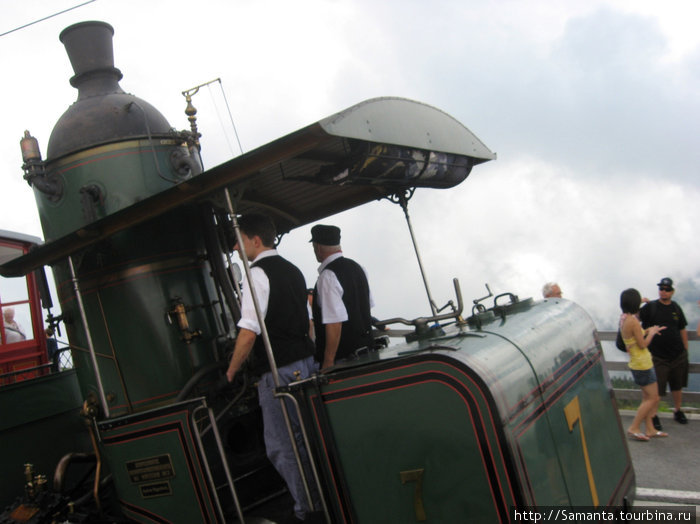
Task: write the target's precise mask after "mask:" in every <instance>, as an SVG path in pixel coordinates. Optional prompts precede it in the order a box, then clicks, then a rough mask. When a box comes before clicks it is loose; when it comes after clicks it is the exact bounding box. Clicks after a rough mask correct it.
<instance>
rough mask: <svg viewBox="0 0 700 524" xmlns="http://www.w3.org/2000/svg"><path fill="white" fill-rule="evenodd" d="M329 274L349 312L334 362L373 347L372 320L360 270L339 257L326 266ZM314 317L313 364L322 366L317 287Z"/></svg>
mask: <svg viewBox="0 0 700 524" xmlns="http://www.w3.org/2000/svg"><path fill="white" fill-rule="evenodd" d="M326 269H327V270H329V271H332V272H333V273H335V276H336V277H337V278H338V282H340V286H341V287H342V288H343V304H344V305H345V309H346V310H347V312H348V319H347V320H346V321H345V322H343V324H342V328H341V332H340V343H339V344H338V351H337V352H336V354H335V359H336V360H338V359H341V358H345V357H347V356H348V355H350V354H352V353H353V352H354V351H355V350H357V349H359V348H363V347H369V348H371V347H372V346H373V344H374V339H373V337H372V317H371V316H370V305H369V283H368V282H367V276H366V275H365V272H364V271H363V269H362V267H360V265H359V264H358V263H357V262H355V261H354V260H350V259H349V258H345V257H340V258H337V259H335V260H334V261H333V262H331V263H330V264H328V265H327V266H326V267H325V268H324V271H325V270H326ZM313 298H314V299H313V305H312V308H311V309H312V311H313V317H314V327H315V329H316V360H318V361H319V362H323V353H324V352H325V349H326V329H325V326H324V325H323V320H322V319H323V316H322V314H321V307H320V306H319V304H318V284H317V285H316V287H314V297H313Z"/></svg>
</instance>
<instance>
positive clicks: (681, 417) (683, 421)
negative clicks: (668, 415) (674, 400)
mask: <svg viewBox="0 0 700 524" xmlns="http://www.w3.org/2000/svg"><path fill="white" fill-rule="evenodd" d="M673 418H674V419H676V422H679V423H681V424H687V423H688V419H687V418H685V413H683V412H682V411H681V410H680V409H679V410H678V411H676V412H675V413H674V414H673Z"/></svg>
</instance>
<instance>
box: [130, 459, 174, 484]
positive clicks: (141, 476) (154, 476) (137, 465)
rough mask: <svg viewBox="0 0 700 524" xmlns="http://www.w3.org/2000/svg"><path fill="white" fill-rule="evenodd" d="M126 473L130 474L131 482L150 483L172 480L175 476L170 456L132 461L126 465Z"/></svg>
mask: <svg viewBox="0 0 700 524" xmlns="http://www.w3.org/2000/svg"><path fill="white" fill-rule="evenodd" d="M126 471H127V472H128V473H129V478H131V482H133V483H134V484H137V483H139V482H149V481H154V480H160V479H167V478H172V477H174V476H175V469H174V468H173V462H172V460H171V459H170V454H169V453H166V454H165V455H158V456H155V457H148V458H143V459H138V460H130V461H128V462H127V463H126Z"/></svg>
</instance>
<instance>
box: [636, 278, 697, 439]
mask: <svg viewBox="0 0 700 524" xmlns="http://www.w3.org/2000/svg"><path fill="white" fill-rule="evenodd" d="M657 286H659V299H658V300H654V301H651V302H648V303H647V304H645V305H644V307H643V308H642V309H640V310H639V319H640V320H641V321H642V327H644V328H648V327H649V326H652V325H654V324H658V325H659V326H665V327H666V329H665V330H664V331H662V332H661V333H659V335H657V336H655V337H654V339H653V340H652V341H651V343H650V344H649V351H650V352H651V357H652V359H653V361H654V370H655V371H656V379H657V382H658V384H659V396H664V395H665V394H666V383H668V385H669V387H670V388H671V396H672V397H673V404H674V408H675V412H674V414H673V418H674V419H675V420H676V422H679V423H681V424H687V423H688V419H687V418H686V416H685V413H683V412H682V411H681V399H682V397H683V388H684V387H687V386H688V370H689V366H688V332H687V331H686V330H685V327H686V326H687V325H688V322H687V321H686V320H685V315H684V314H683V310H682V309H681V307H680V306H679V305H678V304H676V303H675V302H674V301H673V300H671V298H672V297H673V291H674V289H673V280H671V279H670V278H668V277H666V278H662V279H661V281H660V282H659V283H658V284H657ZM653 422H654V427H655V428H656V429H657V430H660V429H661V422H660V421H659V417H658V416H657V415H654V417H653Z"/></svg>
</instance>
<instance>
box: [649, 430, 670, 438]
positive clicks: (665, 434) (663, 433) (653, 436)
mask: <svg viewBox="0 0 700 524" xmlns="http://www.w3.org/2000/svg"><path fill="white" fill-rule="evenodd" d="M647 437H649V438H660V437H668V433H666V432H665V431H657V432H656V433H652V434H651V435H647Z"/></svg>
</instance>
